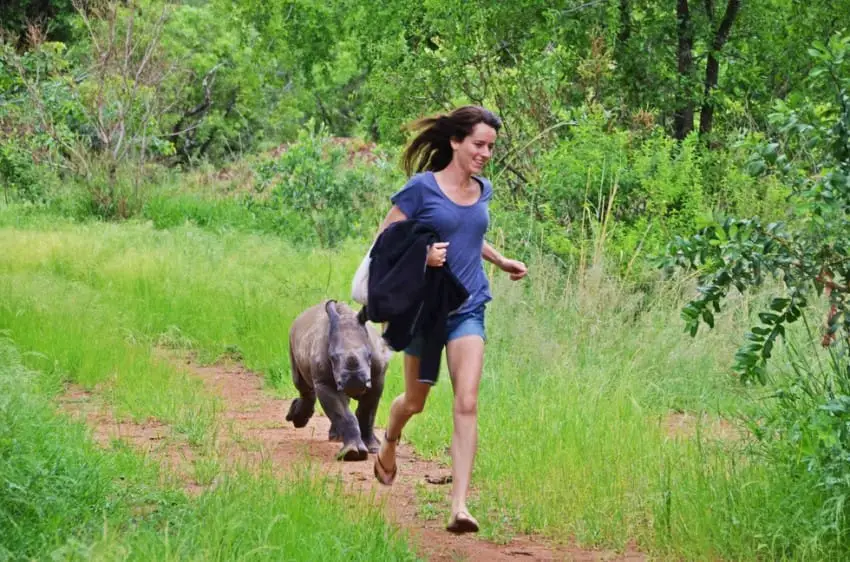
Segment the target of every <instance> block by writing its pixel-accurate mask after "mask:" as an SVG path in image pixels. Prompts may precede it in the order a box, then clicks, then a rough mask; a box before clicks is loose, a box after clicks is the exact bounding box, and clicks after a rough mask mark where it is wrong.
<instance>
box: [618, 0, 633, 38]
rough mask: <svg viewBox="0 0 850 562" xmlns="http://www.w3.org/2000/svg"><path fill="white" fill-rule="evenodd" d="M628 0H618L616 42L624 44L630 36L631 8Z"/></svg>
mask: <svg viewBox="0 0 850 562" xmlns="http://www.w3.org/2000/svg"><path fill="white" fill-rule="evenodd" d="M629 4H630V2H629V0H620V29H619V30H618V31H617V42H618V43H619V44H620V45H621V46H624V45H625V44H626V43H627V42H628V41H629V37H631V36H632V9H631V6H630V5H629Z"/></svg>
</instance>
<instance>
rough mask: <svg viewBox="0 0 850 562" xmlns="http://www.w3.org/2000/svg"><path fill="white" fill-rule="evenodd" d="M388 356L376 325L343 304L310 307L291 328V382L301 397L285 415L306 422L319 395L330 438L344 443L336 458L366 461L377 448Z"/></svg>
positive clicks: (300, 424)
mask: <svg viewBox="0 0 850 562" xmlns="http://www.w3.org/2000/svg"><path fill="white" fill-rule="evenodd" d="M390 355H391V351H390V349H389V347H387V345H386V343H384V341H383V339H382V338H381V336H380V335H379V334H378V332H377V330H375V329H374V328H373V327H371V326H369V325H363V324H360V322H358V321H357V314H356V313H355V312H354V311H353V310H352V309H351V308H350V307H348V306H347V305H345V304H344V303H339V302H336V301H333V300H326V301H323V302H321V303H319V304H316V305H314V306H311V307H310V308H308V309H307V310H305V311H303V312H302V313H301V314H300V315H299V316H298V317H297V318H296V319H295V321H294V322H293V323H292V326H291V327H290V329H289V358H290V361H291V363H292V382H294V383H295V388H297V389H298V392H299V394H300V395H301V396H300V398H296V399H295V400H294V401H293V402H292V405H291V406H290V408H289V412H288V413H287V414H286V420H287V421H291V422H292V423H293V425H295V427H304V426H305V425H307V422H308V421H309V420H310V418H311V417H312V416H313V411H314V408H315V405H316V398H317V397H318V399H319V403H320V404H321V405H322V409H323V410H324V411H325V414H327V416H328V418H330V420H331V429H330V432H329V433H328V438H329V439H330V440H331V441H342V443H343V444H342V448H341V449H340V451H339V453H337V459H338V460H340V459H341V460H346V461H355V460H365V459H366V458H367V457H368V454H369V453H377V452H378V447H379V445H380V443H379V442H378V440H377V438H375V434H374V425H375V412H376V411H377V409H378V402H380V400H381V394H382V393H383V391H384V376H385V374H386V371H387V364H388V362H389V359H390ZM351 398H354V399H356V400H357V401H358V405H357V411H356V415H354V414H352V413H351V410H350V409H349V407H348V402H349V399H351Z"/></svg>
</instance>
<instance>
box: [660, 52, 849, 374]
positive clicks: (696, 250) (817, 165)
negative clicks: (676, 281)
mask: <svg viewBox="0 0 850 562" xmlns="http://www.w3.org/2000/svg"><path fill="white" fill-rule="evenodd" d="M848 53H850V38H847V37H842V36H838V35H836V36H834V37H833V38H832V40H831V41H830V43H829V45H828V46H827V45H823V44H821V45H816V46H815V47H814V48H813V49H812V50H811V55H812V57H813V58H814V59H815V60H816V63H817V64H816V66H815V68H814V69H813V70H812V72H811V75H810V76H811V86H812V87H813V88H823V87H829V88H831V89H832V90H833V91H834V92H835V95H836V100H835V102H834V103H833V104H830V105H826V106H823V105H820V106H814V107H813V106H812V104H811V102H808V101H807V100H804V101H802V102H801V106H800V107H793V106H789V105H786V104H779V107H778V111H777V112H776V113H774V114H773V115H772V116H771V118H772V120H773V122H774V123H775V124H776V125H777V126H778V130H779V131H780V133H781V134H782V135H783V139H782V142H771V143H767V144H765V145H764V146H763V147H762V148H761V150H760V151H758V152H757V153H756V154H755V155H754V156H753V158H752V159H751V161H750V165H749V167H750V169H751V170H752V171H753V173H762V174H766V173H777V174H781V175H782V177H783V178H784V180H785V181H786V182H788V183H789V185H791V187H792V190H793V191H792V194H791V196H790V200H791V201H792V203H793V204H792V205H791V206H790V207H789V212H788V217H787V220H785V221H781V222H772V223H769V224H763V222H762V221H760V220H759V219H758V218H751V219H735V218H727V219H725V220H723V221H722V222H721V223H719V224H714V225H711V226H708V227H707V228H705V229H703V230H702V231H701V232H700V233H699V234H698V235H696V236H693V237H691V238H678V239H676V241H675V242H673V243H672V244H671V245H670V248H669V252H668V256H669V259H668V260H666V261H665V264H666V265H668V266H683V267H686V268H690V267H694V268H698V269H699V270H700V283H701V286H700V289H699V292H700V296H699V297H698V298H697V299H695V300H693V301H692V302H691V303H689V304H688V305H687V306H686V307H685V309H684V310H683V312H682V314H683V317H684V318H685V320H686V322H687V329H688V331H689V332H690V333H691V334H692V335H695V334H696V332H697V330H698V327H699V324H700V323H701V322H705V323H706V324H708V325H709V326H713V323H714V316H713V313H714V312H717V311H719V310H720V302H721V301H722V299H723V298H724V297H725V296H726V295H727V294H728V291H729V290H730V289H731V288H733V287H734V288H737V289H738V290H739V291H745V290H746V289H747V288H749V287H754V286H758V285H761V284H762V283H763V281H764V279H765V277H766V276H767V275H773V276H776V277H779V278H781V280H782V283H783V284H784V285H785V287H786V289H787V295H785V296H777V297H776V298H774V299H773V300H772V301H771V302H770V304H769V309H768V310H765V311H763V312H761V313H760V314H759V319H760V321H761V325H759V326H755V327H754V328H753V329H752V331H751V332H749V333H748V334H747V335H746V340H747V343H746V344H745V345H744V346H743V347H742V348H741V349H740V350H739V352H738V354H737V355H736V363H735V369H736V371H737V372H739V373H740V374H741V376H742V378H743V379H744V380H745V381H748V380H752V379H755V380H758V381H759V382H762V383H763V382H765V377H766V372H765V366H766V362H767V360H768V359H769V358H770V357H771V353H772V350H773V345H774V343H775V341H776V339H777V337H779V336H783V335H784V334H785V326H786V325H787V324H790V323H793V322H795V321H797V320H798V319H800V318H801V317H802V311H803V309H804V308H805V307H806V306H807V303H808V301H809V300H811V299H812V297H813V296H815V295H817V294H820V293H821V292H823V291H824V290H825V292H826V294H827V295H828V297H829V302H830V311H829V314H828V316H827V327H826V334H825V336H824V344H825V345H829V344H831V343H833V342H835V343H836V344H837V345H841V346H843V347H844V348H845V349H846V345H847V343H848V342H847V336H849V335H850V310H848V303H847V294H848V291H850V284H848V283H850V237H848V235H850V221H848V219H847V213H848V210H850V79H848V73H847V70H846V68H847V64H848V62H850V61H848V60H847V56H848ZM803 116H807V117H809V118H810V119H806V118H805V117H803ZM798 151H803V153H804V155H803V156H802V157H801V156H795V152H798ZM838 335H840V336H841V337H837V336H838Z"/></svg>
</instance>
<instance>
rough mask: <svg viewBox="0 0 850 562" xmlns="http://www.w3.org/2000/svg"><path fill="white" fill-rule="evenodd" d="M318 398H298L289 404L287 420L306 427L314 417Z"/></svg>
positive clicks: (296, 425)
mask: <svg viewBox="0 0 850 562" xmlns="http://www.w3.org/2000/svg"><path fill="white" fill-rule="evenodd" d="M315 403H316V399H315V398H314V399H312V400H310V399H308V398H296V399H295V400H293V401H292V404H291V405H290V406H289V412H288V413H287V414H286V421H291V422H292V425H294V426H295V427H304V426H305V425H307V422H309V421H310V418H312V417H313V412H314V411H315V409H316V406H315Z"/></svg>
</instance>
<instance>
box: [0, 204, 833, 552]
mask: <svg viewBox="0 0 850 562" xmlns="http://www.w3.org/2000/svg"><path fill="white" fill-rule="evenodd" d="M0 222H2V221H0ZM8 223H9V221H6V224H8ZM0 239H2V240H3V241H4V250H5V251H4V252H3V253H2V254H0V303H2V304H0V328H7V329H10V330H11V331H12V334H13V337H14V338H15V340H16V341H17V342H18V343H19V344H20V345H21V347H22V349H26V350H35V351H39V352H41V353H42V354H43V357H42V358H35V357H34V358H33V359H30V360H27V364H28V365H31V366H33V367H38V368H40V369H43V370H45V371H47V372H51V370H55V371H57V372H59V373H60V374H59V375H56V377H58V378H61V377H63V376H68V377H70V378H72V379H74V380H78V381H80V382H82V383H84V384H87V385H92V384H96V383H107V382H108V388H109V389H110V392H111V393H112V394H111V395H110V396H111V399H113V400H114V401H115V402H116V403H117V404H120V405H121V406H122V408H124V410H126V411H127V412H128V413H129V414H131V415H137V416H144V415H156V416H158V417H162V418H163V419H166V420H171V421H174V422H175V423H176V422H178V421H179V420H180V419H181V416H183V418H182V419H187V418H186V416H189V414H187V412H188V413H191V415H192V416H193V415H196V414H197V413H198V412H203V411H205V410H204V408H209V409H210V410H209V411H210V412H211V414H210V416H212V417H214V408H213V407H212V406H207V404H210V401H209V400H210V398H209V397H208V396H205V395H203V393H201V392H199V391H198V390H197V389H196V388H194V387H193V386H192V382H191V380H189V379H188V378H187V377H186V376H185V375H182V374H181V373H179V372H178V371H174V369H173V367H170V366H168V365H164V364H161V363H158V362H157V361H156V360H155V358H154V357H153V356H152V355H151V352H150V350H151V348H152V346H154V345H157V344H159V345H170V346H174V347H180V348H183V349H192V350H194V351H195V352H197V353H199V354H200V356H201V357H202V358H203V359H206V360H212V359H215V358H216V357H218V356H220V355H221V354H223V353H238V354H239V355H241V357H242V359H243V361H244V362H245V363H246V365H247V366H248V367H249V368H252V369H256V370H258V371H260V372H262V373H263V374H264V375H265V377H266V379H267V381H268V382H269V384H270V385H271V386H273V387H274V388H276V389H277V390H278V391H279V392H281V393H283V394H286V395H289V396H292V395H294V389H293V388H292V385H291V382H290V379H289V366H288V360H287V359H286V358H287V353H286V351H287V348H286V341H287V337H286V334H287V330H288V327H289V324H290V322H291V321H292V319H293V318H294V317H295V315H297V314H298V313H299V312H300V311H301V310H303V309H304V308H305V307H307V306H309V305H312V304H314V303H315V302H317V301H318V300H320V299H321V298H325V297H334V298H339V299H342V300H345V299H347V297H348V296H349V287H350V285H349V283H350V279H351V275H352V274H353V272H354V270H355V269H356V267H357V264H358V263H359V260H360V258H361V256H362V252H363V251H364V250H365V245H364V244H356V243H349V244H348V245H346V246H345V247H343V248H342V249H340V250H339V251H336V252H328V251H307V250H296V249H293V248H292V247H291V246H290V245H288V244H287V243H285V242H283V241H281V240H279V239H277V238H274V237H271V236H264V235H257V234H248V233H239V232H230V231H226V232H220V233H215V232H212V231H210V230H208V229H207V230H204V229H200V228H196V227H193V226H180V227H175V228H173V229H169V230H155V229H153V228H152V227H151V226H149V225H146V224H144V223H127V224H123V225H114V224H108V225H107V224H98V223H88V224H83V225H75V224H71V223H58V224H57V225H56V226H54V227H52V228H48V227H47V226H46V225H45V224H44V223H39V224H34V223H27V222H26V221H23V222H21V223H19V224H18V225H17V226H16V227H7V228H4V229H2V230H0ZM530 266H531V274H530V277H529V279H528V280H527V281H525V282H523V283H514V284H512V283H510V282H509V281H506V280H505V279H504V278H503V277H501V276H497V278H496V279H495V280H494V294H495V297H496V298H495V300H494V302H493V303H492V304H491V306H490V307H489V313H488V319H487V324H488V335H489V342H488V344H487V356H486V362H485V372H484V378H483V381H482V387H481V398H480V403H479V416H480V439H479V445H480V451H479V455H478V458H477V461H476V469H475V474H474V481H473V483H474V485H475V486H476V487H477V488H478V492H479V494H478V495H477V496H476V497H475V498H473V501H472V502H471V507H472V508H473V509H474V512H475V513H476V515H477V516H478V517H479V519H480V520H481V521H482V523H483V524H484V534H485V535H489V536H492V537H496V538H501V537H504V536H506V535H509V534H510V533H511V532H512V531H514V530H517V531H535V532H542V533H545V534H547V535H550V536H551V537H553V538H555V539H559V540H570V539H575V540H577V541H578V542H579V543H580V544H582V545H586V546H609V547H610V546H613V547H622V546H624V544H625V543H626V541H629V540H632V539H633V540H636V541H637V543H638V545H639V547H640V548H641V549H642V550H644V551H646V552H650V553H653V554H655V555H658V556H661V557H666V556H670V557H672V558H685V559H689V560H690V559H694V560H696V559H716V558H724V559H751V558H757V557H767V558H776V559H783V558H788V559H806V558H818V559H830V558H840V550H835V545H834V544H831V543H827V542H823V541H822V540H821V539H820V538H819V535H818V534H817V532H816V530H815V529H813V528H812V525H813V524H812V523H811V521H812V520H813V519H814V513H815V512H816V510H817V509H818V507H819V501H820V497H819V496H818V493H817V491H816V490H813V489H812V488H811V485H810V483H809V482H807V481H803V480H796V481H795V480H793V479H792V478H791V477H790V476H789V475H786V474H784V473H783V472H782V471H781V470H779V469H775V468H773V467H771V466H770V465H768V464H765V463H764V462H762V461H761V459H759V458H758V457H755V456H753V454H752V453H750V452H747V451H746V450H745V449H744V448H743V445H742V444H739V443H737V442H734V441H733V442H715V441H712V440H710V439H708V438H702V439H697V438H674V437H671V436H670V435H668V434H667V432H666V430H665V427H664V421H665V419H666V417H667V416H668V415H669V413H670V412H672V411H681V410H685V411H688V412H692V413H698V412H706V413H707V414H708V415H709V418H716V417H719V416H722V415H725V416H730V415H732V414H734V413H735V412H736V411H738V410H746V409H748V408H752V407H754V406H753V404H755V401H754V400H753V398H752V397H751V396H748V393H746V392H744V390H743V389H742V388H741V387H740V385H739V384H738V382H737V381H736V380H735V379H734V378H732V377H731V376H730V375H729V366H730V364H731V358H732V355H733V353H734V349H735V347H736V346H737V343H738V341H739V337H740V334H742V333H743V331H744V328H745V326H746V324H745V323H744V321H743V319H744V318H745V316H746V311H747V303H746V301H741V303H740V305H741V306H740V307H739V308H738V309H736V310H734V311H732V312H730V313H727V314H724V315H720V316H719V317H718V319H717V323H718V325H717V328H716V329H715V330H714V331H713V332H712V333H710V334H708V335H706V336H703V337H700V338H698V339H695V340H694V339H691V338H689V337H687V336H686V335H685V334H684V333H683V330H682V328H683V326H682V322H681V320H680V318H679V305H680V303H681V295H682V294H683V293H686V292H687V291H686V289H684V288H682V287H677V286H673V285H669V286H659V287H657V288H655V290H654V292H653V293H651V294H648V295H641V294H639V293H637V292H636V291H634V290H633V289H630V288H628V287H623V286H620V285H618V284H617V283H616V282H614V281H612V280H609V279H605V278H604V277H601V276H599V275H598V274H597V272H594V271H587V272H583V273H582V274H581V275H577V276H575V277H567V276H564V275H563V274H561V273H559V272H557V271H556V270H555V269H554V268H553V267H552V266H551V265H550V264H548V263H547V262H546V261H545V260H543V259H536V260H534V261H533V262H532V263H531V264H530ZM54 365H55V367H54ZM160 370H161V371H160ZM62 373H67V375H65V374H62ZM441 377H442V378H441V381H440V383H439V384H438V385H437V387H436V388H435V389H434V390H433V391H432V396H431V398H430V400H429V403H428V405H427V407H426V410H425V412H424V413H423V414H421V415H419V416H417V417H415V418H414V419H413V420H412V421H411V423H410V425H409V426H408V428H406V430H405V437H406V438H407V439H410V440H411V441H412V442H413V444H414V445H415V446H416V448H417V450H419V451H420V452H422V453H423V454H425V455H427V456H431V457H438V458H443V459H445V458H446V447H447V446H448V444H449V440H450V436H451V387H450V384H449V381H448V373H447V372H446V371H445V370H443V372H442V374H441ZM166 383H167V384H168V387H167V390H165V389H164V388H163V386H164V385H165V384H166ZM401 388H402V384H401V357H400V356H398V355H397V356H396V357H395V358H394V359H393V362H392V364H391V367H390V371H389V373H388V382H387V389H386V391H385V399H384V400H383V401H382V404H381V408H380V411H379V416H378V424H379V425H382V424H383V423H385V420H386V413H387V409H388V405H389V402H390V400H391V399H392V398H393V397H394V396H395V395H396V394H397V393H399V392H400V391H401ZM190 417H191V416H190ZM210 423H212V422H210ZM186 431H187V432H189V433H191V432H190V431H189V430H186ZM201 433H202V434H203V431H201ZM213 468H214V466H213V465H212V464H211V463H208V464H207V465H206V466H198V467H196V470H197V471H198V472H199V475H200V477H201V478H213V477H214V476H211V472H213ZM259 485H260V484H257V486H259ZM252 486H253V484H252ZM253 489H254V488H251V490H253ZM317 490H318V489H317ZM221 493H222V494H224V493H226V492H225V491H222V492H221ZM240 493H241V494H242V495H244V496H246V497H250V496H251V493H250V492H245V491H244V490H243V491H242V492H240ZM317 493H318V492H317ZM257 497H262V496H261V495H259V496H257ZM220 499H221V498H219V500H220ZM210 501H213V500H212V499H211V500H210ZM216 501H218V500H216ZM211 505H213V504H211ZM445 508H446V504H445V502H442V503H440V502H437V501H436V500H435V501H433V502H432V504H431V505H429V506H428V507H427V509H428V513H429V516H434V517H440V516H442V515H445V513H444V512H443V513H440V510H445ZM198 509H200V508H198ZM201 511H202V512H203V513H204V514H207V515H204V517H207V516H208V517H210V518H212V520H211V521H212V522H211V523H209V524H208V528H206V527H205V528H204V529H200V530H198V533H201V532H203V533H204V534H203V535H192V537H193V538H192V539H191V540H190V539H187V541H188V543H189V544H190V546H189V547H187V548H189V549H190V550H191V551H192V552H198V551H197V550H192V549H195V548H201V547H200V546H191V545H196V544H198V545H199V544H201V543H194V542H192V541H194V540H195V539H196V538H197V537H198V536H203V537H204V539H205V540H207V541H212V542H215V541H224V542H225V543H227V544H228V545H230V541H231V540H237V539H238V537H239V536H241V535H238V534H233V535H231V534H230V530H229V529H228V528H226V527H225V526H224V524H223V523H221V524H220V526H217V525H219V524H218V523H215V521H216V520H217V519H216V518H217V515H216V514H215V513H214V510H212V509H211V510H210V511H209V512H207V511H203V510H201ZM213 533H220V534H221V538H219V535H216V534H213ZM139 540H141V539H139ZM230 546H232V545H230ZM157 548H159V547H157ZM168 548H172V546H169V547H168ZM173 548H178V547H176V546H173ZM211 548H212V547H211ZM170 552H172V553H173V554H177V555H179V554H181V553H182V551H180V550H179V548H178V550H175V551H170ZM233 552H235V551H232V550H227V555H226V556H225V555H221V557H227V556H230V555H231V554H232V553H233ZM239 552H245V551H241V550H240V551H239ZM145 554H150V555H152V556H155V557H160V556H162V555H164V554H165V552H164V551H160V550H155V549H154V550H150V551H146V552H145ZM206 555H209V556H211V557H219V555H218V554H217V553H215V552H212V551H210V552H207V553H206ZM193 556H196V554H191V555H189V556H188V557H190V558H191V557H193Z"/></svg>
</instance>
